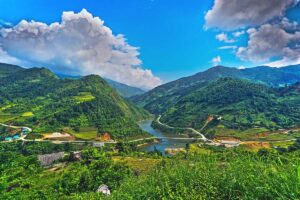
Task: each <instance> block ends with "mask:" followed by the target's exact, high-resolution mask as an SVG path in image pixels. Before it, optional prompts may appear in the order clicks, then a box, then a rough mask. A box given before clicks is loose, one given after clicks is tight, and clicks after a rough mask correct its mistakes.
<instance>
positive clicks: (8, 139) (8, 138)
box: [5, 137, 13, 141]
mask: <svg viewBox="0 0 300 200" xmlns="http://www.w3.org/2000/svg"><path fill="white" fill-rule="evenodd" d="M12 140H13V138H12V137H6V138H5V141H12Z"/></svg>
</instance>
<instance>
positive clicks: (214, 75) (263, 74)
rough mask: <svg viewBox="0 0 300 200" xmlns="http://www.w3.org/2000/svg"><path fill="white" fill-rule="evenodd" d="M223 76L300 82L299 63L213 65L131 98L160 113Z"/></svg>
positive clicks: (276, 82) (269, 82)
mask: <svg viewBox="0 0 300 200" xmlns="http://www.w3.org/2000/svg"><path fill="white" fill-rule="evenodd" d="M224 77H232V78H239V79H245V80H248V81H251V82H255V83H262V84H265V85H269V86H273V87H278V86H282V85H285V84H293V83H296V82H297V81H300V66H299V65H296V66H288V67H283V68H271V67H254V68H247V69H237V68H229V67H223V66H216V67H213V68H210V69H208V70H206V71H204V72H200V73H197V74H195V75H193V76H189V77H184V78H181V79H178V80H175V81H172V82H170V83H167V84H164V85H161V86H158V87H157V88H155V89H153V90H150V91H149V92H147V93H145V94H143V95H139V96H134V97H132V98H131V99H132V100H133V101H134V102H136V103H137V104H138V105H140V106H142V107H144V108H145V109H147V110H149V111H150V112H152V113H154V114H160V113H163V112H165V111H166V110H167V109H168V108H169V107H171V106H172V105H174V104H175V103H176V102H178V101H179V100H180V99H181V98H183V97H184V96H186V95H188V94H189V93H191V92H192V91H193V90H194V89H197V88H200V87H203V86H205V85H206V84H207V82H210V81H213V80H217V79H219V78H224Z"/></svg>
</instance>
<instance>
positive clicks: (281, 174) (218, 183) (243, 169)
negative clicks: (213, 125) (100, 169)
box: [111, 150, 300, 200]
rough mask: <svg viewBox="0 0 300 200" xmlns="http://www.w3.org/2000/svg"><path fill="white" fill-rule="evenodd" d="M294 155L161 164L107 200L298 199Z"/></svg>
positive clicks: (229, 154) (232, 155)
mask: <svg viewBox="0 0 300 200" xmlns="http://www.w3.org/2000/svg"><path fill="white" fill-rule="evenodd" d="M299 166H300V165H299V153H293V154H285V155H279V154H274V153H268V152H267V153H266V154H262V155H257V154H254V153H250V152H244V151H240V150H238V151H236V150H227V151H225V152H220V153H214V154H211V155H189V156H187V157H186V156H185V157H182V158H178V159H170V160H166V162H163V163H162V164H160V165H159V166H158V167H157V168H155V169H154V170H153V171H152V173H150V174H147V175H144V176H141V177H136V178H131V179H128V180H127V181H126V182H125V183H123V185H122V186H121V188H120V189H118V190H117V191H114V192H113V196H112V197H111V199H249V200H250V199H251V200H252V199H263V200H268V199H270V200H271V199H272V200H273V199H300V194H299V189H300V187H299V184H300V182H299V177H300V174H299V173H300V169H299Z"/></svg>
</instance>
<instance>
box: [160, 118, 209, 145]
mask: <svg viewBox="0 0 300 200" xmlns="http://www.w3.org/2000/svg"><path fill="white" fill-rule="evenodd" d="M160 118H161V115H159V116H158V117H157V119H156V121H157V123H159V124H160V125H162V126H165V127H167V128H170V129H182V130H190V131H192V132H193V133H195V134H197V135H200V136H201V138H197V139H201V140H203V141H205V142H206V141H210V140H209V139H207V138H206V137H205V136H204V135H203V134H202V133H200V132H199V131H197V130H195V129H193V128H182V127H172V126H169V125H167V124H164V123H162V122H161V121H160ZM170 139H173V138H170ZM192 139H196V138H192Z"/></svg>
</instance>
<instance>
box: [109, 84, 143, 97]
mask: <svg viewBox="0 0 300 200" xmlns="http://www.w3.org/2000/svg"><path fill="white" fill-rule="evenodd" d="M105 80H106V82H107V83H108V84H109V85H110V86H111V87H113V88H115V89H116V90H117V91H118V92H119V93H120V94H121V96H123V97H125V98H129V97H132V96H136V95H141V94H144V93H145V91H144V90H142V89H140V88H137V87H132V86H129V85H126V84H123V83H119V82H116V81H113V80H110V79H105Z"/></svg>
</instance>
